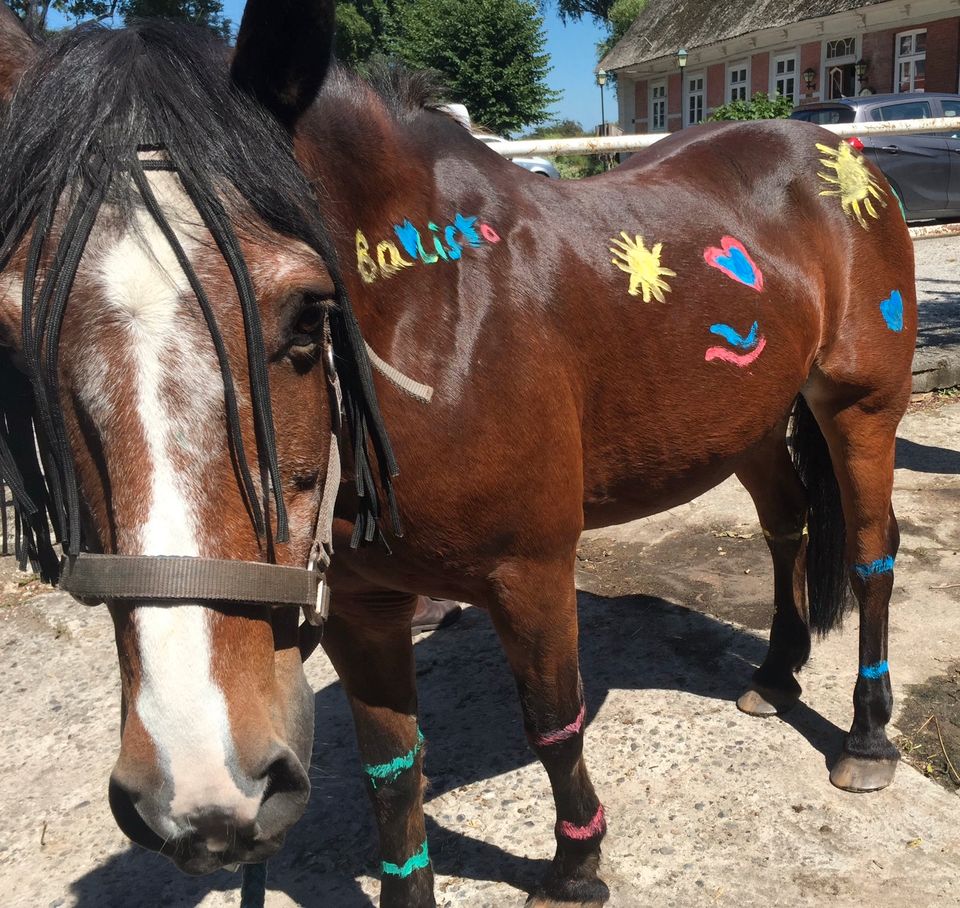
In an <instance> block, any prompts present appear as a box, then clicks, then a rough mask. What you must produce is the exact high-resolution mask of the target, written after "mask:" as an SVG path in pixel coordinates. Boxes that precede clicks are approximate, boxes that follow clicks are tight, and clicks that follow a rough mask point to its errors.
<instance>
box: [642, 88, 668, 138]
mask: <svg viewBox="0 0 960 908" xmlns="http://www.w3.org/2000/svg"><path fill="white" fill-rule="evenodd" d="M659 89H663V94H662V95H661V96H660V97H657V96H656V95H655V94H654V92H656V91H657V90H659ZM668 101H669V88H668V87H667V80H666V79H657V80H656V81H654V82H651V83H650V89H649V91H648V92H647V115H648V119H647V130H648V132H666V131H667V118H668V117H669V116H670V109H669V103H668ZM654 104H662V105H663V119H662V122H659V123H658V121H657V118H656V116H655V113H654Z"/></svg>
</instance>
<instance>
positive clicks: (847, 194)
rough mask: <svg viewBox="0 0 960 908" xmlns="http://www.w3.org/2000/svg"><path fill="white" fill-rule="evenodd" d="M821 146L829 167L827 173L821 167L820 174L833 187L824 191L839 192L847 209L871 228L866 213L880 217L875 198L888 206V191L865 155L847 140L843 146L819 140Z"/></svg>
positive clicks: (820, 149)
mask: <svg viewBox="0 0 960 908" xmlns="http://www.w3.org/2000/svg"><path fill="white" fill-rule="evenodd" d="M817 148H818V150H819V151H820V152H821V153H822V154H823V157H822V158H821V159H820V163H821V164H823V166H824V167H825V168H826V169H827V173H824V172H823V171H820V172H819V173H818V174H817V176H819V177H820V179H821V180H823V181H824V182H825V183H829V184H830V188H829V189H824V190H822V191H821V192H820V195H824V196H839V197H840V204H841V205H842V206H843V210H844V213H845V214H847V215H848V216H849V215H853V217H855V218H856V219H857V221H858V222H859V224H860V226H861V227H863V228H864V230H869V229H870V225H869V224H868V223H867V217H866V216H869V217H871V218H879V217H880V214H879V212H878V211H877V209H876V207H875V206H874V204H873V201H872V199H876V200H877V202H879V203H880V205H881V206H882V207H884V208H886V207H887V200H886V199H885V198H884V195H885V194H886V193H885V192H884V190H883V189H881V188H880V184H879V183H877V181H876V179H875V177H874V176H873V174H872V173H870V168H868V167H867V162H866V160H865V159H864V157H863V155H861V154H859V153H858V152H856V151H854V149H853V148H851V147H850V145H848V144H847V143H846V142H841V143H840V147H839V148H830V147H829V146H828V145H821V144H820V143H819V142H818V143H817ZM861 206H862V207H861Z"/></svg>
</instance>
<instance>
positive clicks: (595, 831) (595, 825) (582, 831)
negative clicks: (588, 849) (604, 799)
mask: <svg viewBox="0 0 960 908" xmlns="http://www.w3.org/2000/svg"><path fill="white" fill-rule="evenodd" d="M559 829H560V835H562V836H564V837H565V838H568V839H576V840H577V841H578V842H583V841H585V840H586V839H592V838H593V837H594V836H598V835H600V834H601V833H603V832H606V829H607V821H606V819H605V818H604V816H603V804H601V805H600V806H599V807H598V808H597V812H596V814H594V817H593V819H592V820H591V821H590V822H589V823H587V825H586V826H575V825H574V824H573V823H571V822H570V821H569V820H561V822H560V827H559Z"/></svg>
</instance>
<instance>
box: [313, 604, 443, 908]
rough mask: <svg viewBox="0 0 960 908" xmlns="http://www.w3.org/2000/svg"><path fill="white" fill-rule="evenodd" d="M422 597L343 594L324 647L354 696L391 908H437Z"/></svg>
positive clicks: (384, 894)
mask: <svg viewBox="0 0 960 908" xmlns="http://www.w3.org/2000/svg"><path fill="white" fill-rule="evenodd" d="M415 608H416V597H415V596H409V595H407V594H404V593H393V592H377V593H370V594H367V593H365V594H363V595H362V596H343V595H335V596H334V599H333V603H332V609H331V616H330V619H329V621H328V622H327V624H326V626H325V628H324V631H323V639H322V646H323V649H324V650H325V651H326V653H327V655H328V656H329V657H330V661H331V662H332V663H333V665H334V668H335V669H336V670H337V673H338V675H339V676H340V680H341V681H342V683H343V686H344V689H345V691H346V693H347V699H348V700H349V703H350V708H351V710H352V711H353V719H354V724H355V727H356V733H357V743H358V745H359V748H360V758H361V760H362V761H363V773H364V777H365V779H366V783H367V791H368V793H369V795H370V800H371V802H372V803H373V810H374V814H375V816H376V822H377V828H378V830H379V834H380V855H381V858H382V863H381V871H382V875H383V876H382V883H381V896H380V904H381V905H382V906H383V908H433V906H435V905H436V902H435V900H434V896H433V869H432V868H431V866H430V858H429V851H428V845H427V834H426V828H425V825H424V817H423V788H424V779H423V745H424V742H423V735H422V733H421V731H420V728H419V725H418V723H417V692H416V680H415V677H416V675H415V665H414V657H413V643H412V640H411V637H410V621H411V619H412V618H413V613H414V610H415Z"/></svg>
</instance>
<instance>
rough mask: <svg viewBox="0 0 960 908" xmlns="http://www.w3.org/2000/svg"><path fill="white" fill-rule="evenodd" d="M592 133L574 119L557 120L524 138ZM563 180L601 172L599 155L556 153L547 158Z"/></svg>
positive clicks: (579, 136) (548, 137)
mask: <svg viewBox="0 0 960 908" xmlns="http://www.w3.org/2000/svg"><path fill="white" fill-rule="evenodd" d="M588 135H592V133H588V132H586V131H585V130H584V128H583V126H582V125H581V124H580V123H578V122H577V121H576V120H557V121H555V122H553V123H547V124H546V125H545V126H540V127H538V128H537V129H532V130H530V132H528V133H526V134H525V135H524V136H523V138H524V139H579V138H582V137H584V136H588ZM549 160H550V161H552V162H553V166H554V167H556V168H557V171H558V172H559V173H560V176H561V177H562V178H563V179H565V180H579V179H582V178H583V177H589V176H593V175H594V174H595V173H602V172H603V161H602V160H601V159H600V156H599V155H589V154H576V155H557V156H556V157H551V158H550V159H549Z"/></svg>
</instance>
